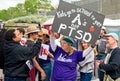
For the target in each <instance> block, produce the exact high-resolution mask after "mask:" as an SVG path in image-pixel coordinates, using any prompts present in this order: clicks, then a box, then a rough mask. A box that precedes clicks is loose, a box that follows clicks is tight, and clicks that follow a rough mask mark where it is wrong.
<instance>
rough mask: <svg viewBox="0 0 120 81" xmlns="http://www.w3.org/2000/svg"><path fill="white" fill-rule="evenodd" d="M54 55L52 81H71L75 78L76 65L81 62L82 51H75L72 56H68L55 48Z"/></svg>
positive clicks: (60, 49)
mask: <svg viewBox="0 0 120 81" xmlns="http://www.w3.org/2000/svg"><path fill="white" fill-rule="evenodd" d="M52 53H53V54H54V66H53V73H52V81H67V80H69V81H72V80H76V77H77V69H76V67H77V63H78V62H80V61H82V60H83V58H82V55H83V51H77V50H75V51H74V52H73V54H71V55H68V54H67V53H66V52H65V51H64V50H62V48H60V47H58V46H57V48H56V50H55V52H52Z"/></svg>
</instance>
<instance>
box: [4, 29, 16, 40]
mask: <svg viewBox="0 0 120 81" xmlns="http://www.w3.org/2000/svg"><path fill="white" fill-rule="evenodd" d="M14 32H15V29H10V30H8V31H7V32H6V33H5V40H7V41H13V38H14V37H15V36H16V35H15V34H14Z"/></svg>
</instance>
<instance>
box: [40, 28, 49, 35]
mask: <svg viewBox="0 0 120 81" xmlns="http://www.w3.org/2000/svg"><path fill="white" fill-rule="evenodd" d="M41 30H42V33H43V34H49V31H48V30H47V29H45V28H42V29H41Z"/></svg>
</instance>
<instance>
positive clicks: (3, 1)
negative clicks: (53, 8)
mask: <svg viewBox="0 0 120 81" xmlns="http://www.w3.org/2000/svg"><path fill="white" fill-rule="evenodd" d="M24 1H25V0H0V10H2V9H7V8H9V7H14V6H16V5H17V4H18V3H24Z"/></svg>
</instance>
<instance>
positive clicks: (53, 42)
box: [50, 35, 57, 51]
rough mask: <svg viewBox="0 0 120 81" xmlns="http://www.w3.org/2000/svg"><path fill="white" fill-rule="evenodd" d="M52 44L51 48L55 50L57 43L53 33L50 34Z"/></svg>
mask: <svg viewBox="0 0 120 81" xmlns="http://www.w3.org/2000/svg"><path fill="white" fill-rule="evenodd" d="M50 46H51V48H52V50H53V51H55V50H56V48H57V45H56V43H55V37H53V36H51V35H50Z"/></svg>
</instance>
